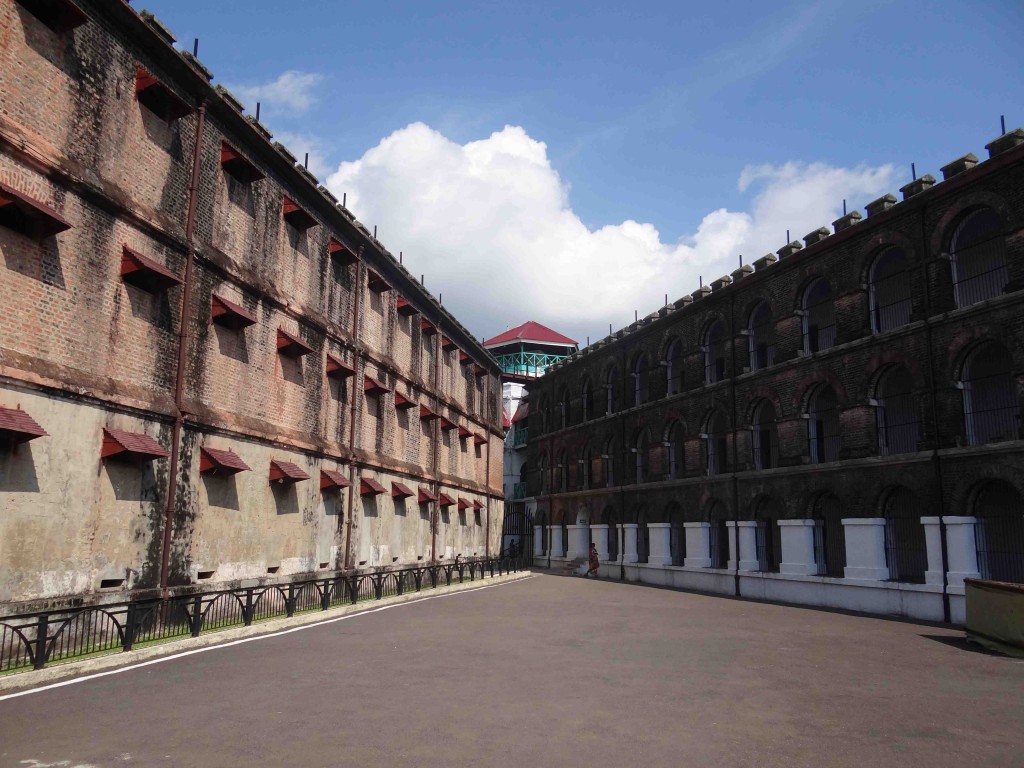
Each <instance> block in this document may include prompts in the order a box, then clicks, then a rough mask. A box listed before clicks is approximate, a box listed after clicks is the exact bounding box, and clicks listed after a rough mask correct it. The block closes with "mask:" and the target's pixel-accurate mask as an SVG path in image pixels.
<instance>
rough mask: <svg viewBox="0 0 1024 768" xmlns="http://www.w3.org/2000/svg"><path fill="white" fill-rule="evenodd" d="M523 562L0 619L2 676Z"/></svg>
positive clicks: (486, 562) (510, 568)
mask: <svg viewBox="0 0 1024 768" xmlns="http://www.w3.org/2000/svg"><path fill="white" fill-rule="evenodd" d="M523 567H524V560H523V557H522V556H520V557H516V558H509V557H503V558H489V559H487V558H483V559H478V560H466V561H465V562H459V563H439V564H436V565H423V566H417V567H415V568H403V569H399V570H393V571H380V572H374V573H355V574H349V575H335V576H332V577H327V578H319V579H309V580H305V581H296V582H292V583H290V584H267V585H263V586H257V587H244V588H238V589H230V590H215V591H210V592H199V593H194V594H187V595H179V596H173V597H168V598H165V599H159V598H150V599H139V600H133V601H128V602H123V603H114V604H110V605H97V606H88V607H81V608H69V609H64V610H55V611H46V612H41V613H29V614H22V615H16V616H6V617H4V618H0V675H3V674H8V673H11V672H20V671H23V670H27V669H42V668H43V667H45V666H48V665H53V664H62V663H64V662H69V661H77V660H80V659H85V658H89V657H92V656H100V655H105V654H110V653H118V652H121V651H130V650H132V649H133V648H141V647H145V646H151V645H157V644H159V643H166V642H169V641H171V640H178V639H181V638H186V637H198V636H199V635H201V634H206V633H210V632H217V631H219V630H223V629H229V628H232V627H243V626H245V627H247V626H250V625H252V624H255V623H258V622H261V621H267V620H269V619H277V618H283V617H289V616H295V615H297V614H300V613H309V612H313V611H326V610H329V609H330V608H334V607H337V606H341V605H349V604H350V605H355V604H357V603H360V602H363V601H372V600H382V599H384V598H385V597H393V596H396V595H402V594H406V593H410V592H422V591H424V590H427V589H434V588H436V587H441V586H448V585H451V584H456V583H462V582H467V581H475V580H477V579H484V578H488V577H491V576H494V575H495V574H498V575H501V574H504V573H514V572H516V571H520V570H522V569H523Z"/></svg>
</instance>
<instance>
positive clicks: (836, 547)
mask: <svg viewBox="0 0 1024 768" xmlns="http://www.w3.org/2000/svg"><path fill="white" fill-rule="evenodd" d="M811 517H812V519H813V520H814V562H815V563H816V564H817V566H818V574H819V575H821V576H831V577H833V578H836V579H841V578H843V574H844V571H845V568H846V533H845V531H844V530H843V508H842V505H841V504H840V503H839V499H838V498H837V497H836V496H835V494H832V493H824V494H822V495H821V496H819V497H818V498H817V499H815V501H814V506H813V508H812V510H811Z"/></svg>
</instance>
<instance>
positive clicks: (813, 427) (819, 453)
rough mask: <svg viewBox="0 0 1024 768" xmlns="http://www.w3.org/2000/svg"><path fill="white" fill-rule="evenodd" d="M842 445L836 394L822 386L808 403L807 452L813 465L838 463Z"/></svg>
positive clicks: (815, 391)
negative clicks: (827, 462)
mask: <svg viewBox="0 0 1024 768" xmlns="http://www.w3.org/2000/svg"><path fill="white" fill-rule="evenodd" d="M841 444H842V436H841V434H840V432H839V404H838V402H837V400H836V393H835V392H834V391H833V389H832V387H830V386H828V385H827V384H822V385H820V386H818V387H817V388H816V389H815V390H814V392H812V393H811V396H810V398H809V400H808V403H807V452H808V455H809V456H810V457H811V463H812V464H822V463H824V462H826V461H838V460H839V449H840V447H841Z"/></svg>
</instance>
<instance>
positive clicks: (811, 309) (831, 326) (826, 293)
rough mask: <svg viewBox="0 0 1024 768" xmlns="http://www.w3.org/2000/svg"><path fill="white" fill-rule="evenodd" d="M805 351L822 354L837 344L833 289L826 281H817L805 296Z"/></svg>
mask: <svg viewBox="0 0 1024 768" xmlns="http://www.w3.org/2000/svg"><path fill="white" fill-rule="evenodd" d="M803 310H804V311H803V331H804V351H806V352H820V351H822V350H824V349H830V348H831V347H834V346H835V343H836V321H835V311H834V308H833V306H832V288H831V287H830V286H829V284H828V281H826V280H824V279H818V280H815V281H814V282H813V283H812V284H811V286H810V287H809V288H808V289H807V291H806V293H805V294H804V301H803Z"/></svg>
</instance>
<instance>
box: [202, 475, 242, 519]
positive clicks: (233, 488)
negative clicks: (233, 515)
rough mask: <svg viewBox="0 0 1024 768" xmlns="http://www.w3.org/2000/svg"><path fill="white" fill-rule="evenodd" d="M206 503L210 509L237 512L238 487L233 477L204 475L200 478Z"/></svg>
mask: <svg viewBox="0 0 1024 768" xmlns="http://www.w3.org/2000/svg"><path fill="white" fill-rule="evenodd" d="M202 478H203V485H204V486H205V487H206V501H207V503H208V504H209V505H210V506H211V507H220V508H222V509H233V510H235V511H236V512H237V511H238V510H239V503H238V486H237V484H236V483H235V476H234V475H217V474H211V473H206V474H204V475H203V476H202Z"/></svg>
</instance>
